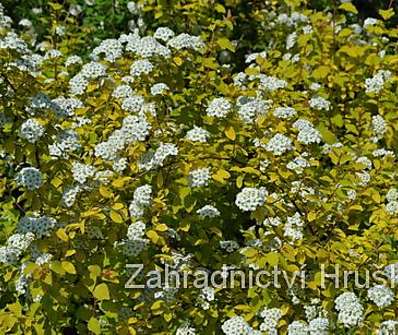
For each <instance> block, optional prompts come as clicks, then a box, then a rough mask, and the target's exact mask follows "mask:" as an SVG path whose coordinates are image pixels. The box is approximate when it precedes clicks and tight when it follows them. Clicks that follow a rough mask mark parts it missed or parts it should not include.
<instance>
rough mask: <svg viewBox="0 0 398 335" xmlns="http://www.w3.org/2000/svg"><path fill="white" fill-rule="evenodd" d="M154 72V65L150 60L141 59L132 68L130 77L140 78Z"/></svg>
mask: <svg viewBox="0 0 398 335" xmlns="http://www.w3.org/2000/svg"><path fill="white" fill-rule="evenodd" d="M152 70H153V65H152V63H151V62H150V61H149V60H146V59H139V60H136V61H135V62H134V63H133V64H132V65H131V67H130V75H132V76H133V77H139V76H141V75H142V74H146V75H147V74H150V73H151V72H152Z"/></svg>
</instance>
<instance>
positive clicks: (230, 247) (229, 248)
mask: <svg viewBox="0 0 398 335" xmlns="http://www.w3.org/2000/svg"><path fill="white" fill-rule="evenodd" d="M220 248H221V249H223V250H225V251H226V252H234V251H235V250H238V249H239V243H238V242H236V241H232V240H228V241H220Z"/></svg>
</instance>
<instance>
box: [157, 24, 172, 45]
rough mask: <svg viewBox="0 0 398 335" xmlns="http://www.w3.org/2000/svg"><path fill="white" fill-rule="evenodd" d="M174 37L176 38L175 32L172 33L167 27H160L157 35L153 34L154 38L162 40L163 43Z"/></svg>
mask: <svg viewBox="0 0 398 335" xmlns="http://www.w3.org/2000/svg"><path fill="white" fill-rule="evenodd" d="M174 36H175V34H174V31H172V30H171V29H170V28H167V27H159V28H157V29H156V31H155V33H154V34H153V37H154V38H156V39H158V40H161V41H163V42H167V41H168V40H170V39H171V38H173V37H174Z"/></svg>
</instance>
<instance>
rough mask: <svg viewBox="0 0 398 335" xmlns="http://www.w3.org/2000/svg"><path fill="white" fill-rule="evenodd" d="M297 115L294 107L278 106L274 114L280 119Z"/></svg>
mask: <svg viewBox="0 0 398 335" xmlns="http://www.w3.org/2000/svg"><path fill="white" fill-rule="evenodd" d="M296 115H297V112H296V110H295V109H294V108H292V107H278V108H276V109H275V110H274V116H276V117H278V118H280V119H290V118H292V117H294V116H296Z"/></svg>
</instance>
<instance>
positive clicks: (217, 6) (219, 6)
mask: <svg viewBox="0 0 398 335" xmlns="http://www.w3.org/2000/svg"><path fill="white" fill-rule="evenodd" d="M214 9H215V10H216V12H218V13H221V14H224V13H225V8H224V6H223V5H221V4H220V3H218V4H217V5H215V6H214Z"/></svg>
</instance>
